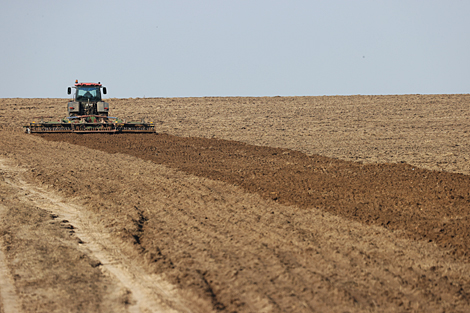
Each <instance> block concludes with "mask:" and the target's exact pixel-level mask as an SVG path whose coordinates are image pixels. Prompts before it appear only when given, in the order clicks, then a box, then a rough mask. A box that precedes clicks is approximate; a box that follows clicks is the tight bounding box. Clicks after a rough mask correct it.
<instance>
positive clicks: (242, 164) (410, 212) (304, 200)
mask: <svg viewBox="0 0 470 313" xmlns="http://www.w3.org/2000/svg"><path fill="white" fill-rule="evenodd" d="M41 137H43V138H45V139H48V140H55V141H66V142H70V143H73V144H76V145H82V146H86V147H89V148H92V149H99V150H102V151H105V152H107V153H125V154H130V155H133V156H135V157H138V158H141V159H144V160H150V161H152V162H155V163H158V164H164V165H167V166H170V167H173V168H176V169H178V170H182V171H185V172H187V173H190V174H194V175H197V176H199V177H205V178H209V179H214V180H219V181H223V182H226V183H229V184H233V185H235V186H240V187H242V188H244V189H245V190H247V191H248V192H255V193H258V194H259V195H261V196H262V197H263V198H265V199H272V200H274V201H276V202H279V203H282V204H288V205H296V206H299V207H301V208H312V207H315V208H321V209H323V210H325V211H328V212H330V213H333V214H336V215H339V216H344V217H347V218H349V219H353V220H356V221H359V222H362V223H366V224H371V225H378V226H383V227H385V228H388V229H391V230H400V231H402V232H404V233H405V234H406V236H407V237H409V238H412V239H420V240H427V241H429V242H436V243H437V244H438V245H440V246H442V247H445V248H451V249H452V253H453V254H456V255H458V256H463V257H466V258H468V257H469V256H470V254H469V251H470V228H468V227H466V225H467V223H468V220H469V219H470V190H469V189H468V186H470V176H466V175H463V174H453V173H446V172H437V171H430V170H426V169H420V168H417V167H415V166H412V165H409V164H360V163H356V162H349V161H343V160H338V159H332V158H326V157H322V156H318V155H312V156H307V155H306V154H304V153H301V152H297V151H292V150H288V149H280V148H270V147H259V146H252V145H248V144H244V143H240V142H235V141H226V140H221V139H206V138H192V137H191V138H184V137H176V136H171V135H165V134H161V135H147V134H145V135H139V134H119V135H104V136H103V135H101V134H90V135H87V136H80V135H78V136H77V135H75V134H43V135H41Z"/></svg>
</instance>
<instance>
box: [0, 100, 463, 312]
mask: <svg viewBox="0 0 470 313" xmlns="http://www.w3.org/2000/svg"><path fill="white" fill-rule="evenodd" d="M467 98H468V97H467V96H466V95H460V96H459V95H450V96H384V97H366V96H364V97H360V96H354V97H312V98H301V97H300V98H203V99H125V100H124V99H123V100H113V101H111V100H110V102H112V103H115V106H116V108H115V111H113V112H116V114H115V115H118V116H131V115H133V116H131V117H133V118H141V117H143V116H147V117H150V119H153V120H155V121H161V123H159V124H158V125H159V126H158V128H159V131H160V132H161V133H163V132H166V133H173V134H178V135H185V136H192V137H187V138H180V137H174V136H171V135H166V134H157V135H147V136H143V135H117V136H109V135H105V136H103V135H99V136H96V135H91V136H77V135H47V136H43V137H44V138H40V137H38V136H26V135H24V134H21V133H20V132H18V131H14V130H13V131H11V130H9V129H7V128H5V129H4V130H3V131H2V132H0V140H1V143H2V146H1V151H0V152H1V154H2V155H3V157H6V158H7V159H8V160H10V161H12V162H16V163H18V164H19V165H20V167H22V168H25V169H26V171H25V172H24V174H23V175H24V176H25V178H27V179H29V180H30V181H32V182H35V183H36V184H38V185H40V186H43V188H48V190H49V192H51V193H59V194H60V195H62V196H63V197H67V198H68V199H70V201H73V202H74V203H77V204H80V205H81V206H83V208H85V209H86V210H87V212H89V214H91V216H95V217H94V218H95V219H96V223H97V224H98V225H101V226H102V227H105V228H106V229H108V231H110V232H111V233H112V234H114V236H113V237H112V240H114V242H115V244H116V245H119V246H120V247H121V248H120V249H122V251H123V253H125V254H126V255H128V256H130V257H134V258H135V259H136V260H140V262H141V266H142V268H143V269H144V270H145V271H147V272H148V273H149V274H150V273H155V274H161V275H164V276H165V277H166V279H167V280H168V281H169V282H170V283H172V284H174V285H175V286H178V287H179V289H180V295H181V296H182V297H184V298H185V299H186V301H187V302H186V303H190V304H192V306H190V307H192V308H193V309H194V310H196V311H198V310H199V311H200V312H205V311H208V310H209V308H211V309H212V310H215V311H224V312H233V311H239V312H261V311H268V312H281V311H290V312H313V311H336V312H343V311H350V312H363V311H379V312H396V311H424V310H431V311H439V310H440V311H454V312H455V311H456V312H458V311H462V312H465V311H467V310H468V309H469V305H470V304H469V301H470V297H469V292H470V278H469V276H468V252H467V251H468V244H469V240H470V238H469V237H470V236H469V230H468V212H469V206H470V194H469V192H470V190H469V188H468V186H469V184H468V182H469V177H468V176H467V174H469V164H468V161H467V160H468V155H469V154H468V152H469V147H468V128H469V127H468V126H467V125H469V119H470V118H469V114H468V113H467V112H468V110H465V105H464V104H466V102H465V101H466V100H467ZM3 101H4V103H3V104H4V105H3V106H2V108H13V107H15V106H16V107H17V110H13V111H21V112H22V113H24V112H28V113H27V114H26V115H29V116H38V115H40V114H41V112H40V111H43V112H46V111H52V112H53V113H55V114H57V115H58V116H61V115H62V114H61V111H62V106H63V103H61V102H60V101H59V100H44V99H42V101H43V104H42V105H38V104H35V105H33V104H34V101H35V100H25V99H7V100H3ZM14 102H15V103H16V105H14V104H13V103H14ZM36 102H37V100H36ZM124 104H132V105H133V107H134V108H136V107H137V108H138V109H137V111H138V112H137V113H132V114H131V113H130V111H129V108H126V107H125V106H124ZM56 111H57V112H58V113H56ZM8 112H10V111H6V109H4V110H3V111H1V112H0V114H4V115H5V114H11V113H8ZM38 113H39V114H38ZM35 114H36V115H35ZM51 115H52V113H51ZM19 116H20V115H19V114H11V115H10V117H11V120H12V121H15V120H20V118H19ZM8 124H10V123H8ZM5 126H8V125H5ZM194 136H198V137H206V138H197V137H194ZM212 137H217V138H225V139H233V140H237V141H225V140H220V139H213V138H212ZM45 139H47V140H45ZM51 140H56V141H58V142H54V141H51ZM241 142H244V143H241ZM70 143H73V144H70ZM247 143H251V144H257V145H258V146H252V145H249V144H247ZM266 145H268V146H277V147H282V148H283V149H276V148H269V147H267V146H266ZM83 146H85V147H83ZM90 148H94V149H90ZM97 148H99V149H101V150H102V151H97V150H95V149H97ZM287 148H289V149H293V150H287ZM294 150H297V151H294ZM299 151H301V152H304V153H308V155H306V154H304V153H301V152H299ZM315 153H320V154H322V155H324V156H318V155H315ZM325 156H328V157H335V158H327V157H325ZM356 159H357V160H361V161H363V162H366V163H367V164H363V163H357V162H356V163H353V162H347V161H345V160H356ZM385 161H395V162H397V163H395V164H378V165H376V164H368V163H371V162H372V163H373V162H385ZM402 161H404V162H406V163H401V162H402ZM418 166H420V167H418ZM421 167H424V168H426V169H424V168H421ZM430 169H447V170H448V171H452V172H454V173H446V172H437V171H431V170H430ZM459 173H462V174H459ZM464 174H466V175H464ZM2 199H5V201H4V202H8V201H10V202H11V201H13V202H14V201H15V200H14V199H11V196H10V195H9V194H8V193H6V194H3V195H2ZM7 207H9V206H7ZM11 209H12V208H11ZM11 209H10V210H11ZM23 223H27V219H24V220H23ZM3 232H4V233H5V232H6V233H7V234H9V236H12V234H13V235H14V230H12V229H11V228H10V229H7V230H5V228H4V229H3ZM6 255H7V259H8V252H7V253H6ZM10 266H13V265H12V264H10ZM98 268H99V267H98ZM12 269H13V270H14V266H13V267H12ZM77 270H79V269H78V268H77ZM72 271H73V270H72ZM98 274H99V273H98ZM97 277H98V276H97ZM97 281H99V279H98V280H97ZM15 284H16V287H17V288H18V289H21V288H22V287H21V279H20V278H17V279H16V283H15ZM98 294H101V295H102V296H103V297H104V298H106V294H107V293H106V292H104V291H102V292H101V293H98ZM108 298H109V296H108ZM332 299H334V301H333V300H332ZM20 301H21V300H20ZM95 301H96V303H97V305H99V303H100V300H99V299H97V300H95Z"/></svg>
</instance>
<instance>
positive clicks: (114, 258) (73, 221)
mask: <svg viewBox="0 0 470 313" xmlns="http://www.w3.org/2000/svg"><path fill="white" fill-rule="evenodd" d="M0 169H1V170H2V171H5V172H8V173H11V174H19V173H20V172H21V171H22V169H21V168H12V167H11V166H8V165H7V162H6V161H5V160H2V159H0ZM11 176H12V177H13V176H16V177H15V178H10V179H7V180H5V182H6V183H7V184H8V185H10V186H11V187H13V188H15V189H18V190H22V191H26V192H22V195H23V196H20V198H21V199H20V200H21V201H25V202H26V201H27V202H29V203H31V202H33V203H34V205H36V206H38V207H40V208H42V209H44V210H47V211H49V212H51V213H53V214H55V215H57V218H60V219H61V220H62V221H63V222H64V223H68V224H70V225H71V227H72V228H73V230H74V233H75V236H76V237H78V239H79V243H80V246H79V249H81V250H82V251H83V252H84V253H86V254H87V255H89V256H90V257H92V258H94V259H96V260H97V266H100V268H101V270H102V271H103V272H108V273H109V274H111V275H112V276H114V277H115V278H116V280H117V281H118V283H119V284H121V285H122V287H124V288H125V289H126V290H128V291H129V293H130V296H131V300H130V301H129V302H130V303H129V305H128V310H129V312H132V313H134V312H165V313H166V312H191V310H190V309H189V308H187V307H186V306H185V305H184V304H183V302H182V301H181V300H180V299H179V298H178V296H177V294H176V291H175V290H174V289H173V288H172V286H171V285H170V284H168V283H166V282H165V281H164V280H163V279H162V278H161V277H158V276H157V275H150V274H147V273H145V272H144V270H143V269H141V268H140V267H139V266H138V265H137V264H135V262H133V261H132V260H130V259H129V258H127V257H126V256H124V255H123V253H122V252H121V250H120V248H119V247H118V246H117V245H116V244H114V243H112V242H111V241H110V234H109V233H107V232H105V231H103V230H102V229H100V228H99V226H97V225H96V224H94V223H93V222H91V218H92V217H91V216H90V215H89V214H87V213H86V210H85V209H83V208H81V207H80V206H78V205H75V204H70V203H67V201H66V200H65V199H63V198H61V197H60V196H57V195H55V194H53V193H51V192H48V191H45V190H43V189H42V188H40V187H37V186H33V185H31V184H28V183H27V182H25V181H23V180H22V179H21V178H20V177H19V175H11ZM0 210H1V207H0ZM0 212H1V211H0ZM2 264H5V262H4V255H3V254H2V253H1V251H0V282H7V281H8V279H5V278H4V277H3V276H2V275H5V270H4V269H3V268H4V267H2ZM0 289H1V296H2V300H3V302H4V309H5V313H9V312H18V309H17V307H16V303H17V301H16V299H15V298H16V294H15V292H14V287H13V285H12V284H8V283H1V284H0Z"/></svg>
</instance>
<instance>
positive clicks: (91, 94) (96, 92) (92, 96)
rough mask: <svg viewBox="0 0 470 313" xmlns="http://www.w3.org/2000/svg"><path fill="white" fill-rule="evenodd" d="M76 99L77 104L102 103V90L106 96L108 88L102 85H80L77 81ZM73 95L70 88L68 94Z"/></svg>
mask: <svg viewBox="0 0 470 313" xmlns="http://www.w3.org/2000/svg"><path fill="white" fill-rule="evenodd" d="M73 88H75V97H74V100H75V101H77V102H99V101H101V88H103V94H106V87H102V85H101V84H100V83H97V84H96V83H78V81H75V87H73ZM71 93H72V88H71V87H69V88H68V94H69V95H70V94H71Z"/></svg>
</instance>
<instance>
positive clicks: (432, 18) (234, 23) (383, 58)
mask: <svg viewBox="0 0 470 313" xmlns="http://www.w3.org/2000/svg"><path fill="white" fill-rule="evenodd" d="M0 4H1V7H0V27H1V32H0V73H1V74H0V98H10V97H21V98H23V97H25V98H26V97H27V98H33V97H39V98H67V97H68V96H67V94H66V89H67V87H68V86H71V85H73V83H74V81H75V79H78V80H80V81H82V82H98V81H100V82H101V83H103V85H104V86H106V87H107V88H108V96H109V97H116V98H128V97H144V96H145V97H190V96H196V97H199V96H275V95H281V96H287V95H297V96H302V95H350V94H376V95H379V94H416V93H421V94H440V93H469V90H470V84H469V83H470V79H469V76H470V61H469V55H470V18H469V17H468V14H469V12H470V1H415V0H406V1H404V0H394V1H392V0H390V1H346V0H337V1H334V0H333V1H331V0H330V1H295V0H291V1H275V0H274V1H268V0H259V1H257V0H250V1H223V0H212V1H140V0H135V1H122V0H117V1H116V0H115V1H87V0H85V1H64V0H61V1H59V0H49V1H47V0H44V1H33V0H29V1H25V0H0Z"/></svg>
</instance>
